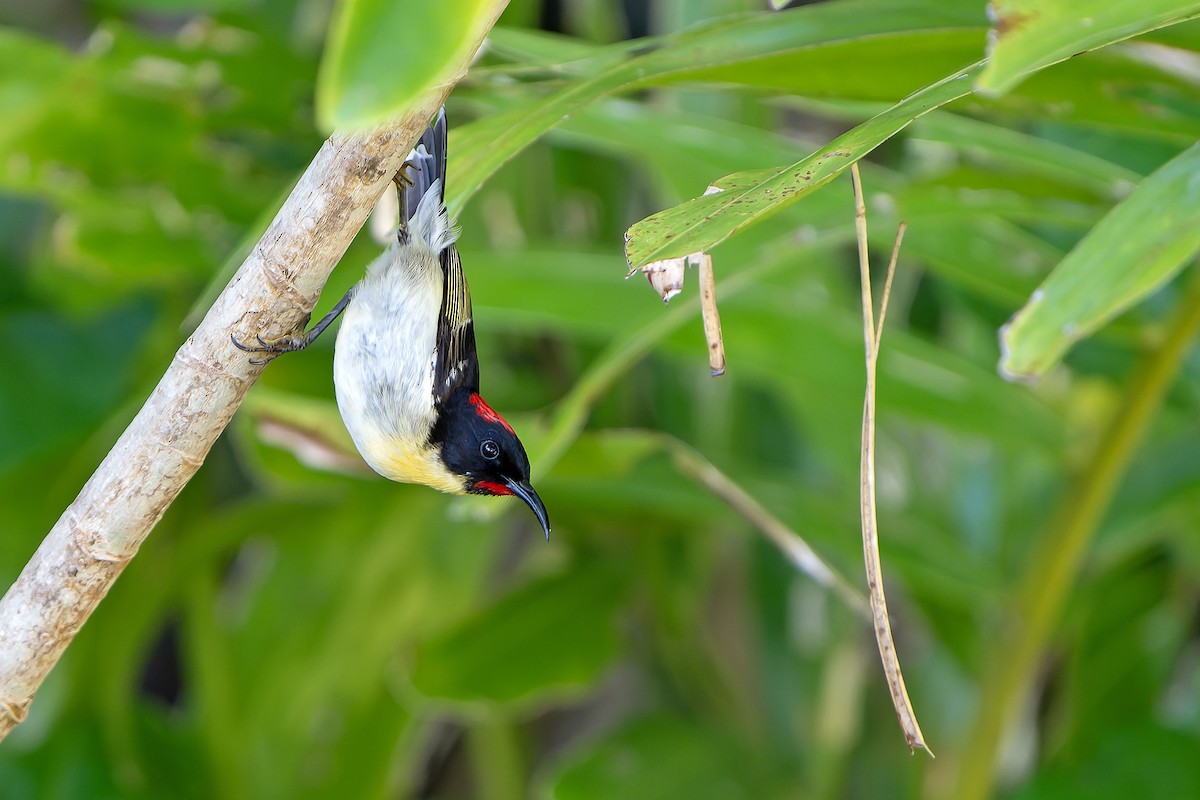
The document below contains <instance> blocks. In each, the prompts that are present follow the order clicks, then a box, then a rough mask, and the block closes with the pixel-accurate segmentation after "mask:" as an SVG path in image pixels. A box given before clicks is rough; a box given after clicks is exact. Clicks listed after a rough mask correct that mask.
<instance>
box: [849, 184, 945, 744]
mask: <svg viewBox="0 0 1200 800" xmlns="http://www.w3.org/2000/svg"><path fill="white" fill-rule="evenodd" d="M850 177H851V179H852V180H853V182H854V225H855V230H856V232H857V234H858V237H857V238H858V266H859V272H860V273H861V281H862V307H863V341H864V343H865V347H866V363H867V389H866V397H865V399H864V401H863V423H862V460H861V464H862V471H861V486H860V508H861V511H862V538H863V561H864V563H865V566H866V571H867V587H868V589H869V597H870V601H871V620H872V623H873V626H874V629H875V640H876V642H877V643H878V645H879V657H880V659H881V660H882V661H883V672H884V676H885V677H886V678H887V684H888V691H889V692H890V693H891V695H892V705H894V706H895V708H896V716H897V717H898V718H899V720H900V728H901V730H902V731H903V732H904V738H905V740H906V741H907V742H908V746H909V747H910V748H912V749H914V750H915V749H917V748H920V749H921V750H924V751H925V752H927V753H929V755H931V756H932V755H933V751H931V750H930V749H929V747H928V746H927V745H926V744H925V738H924V736H923V735H922V734H921V726H920V725H919V724H918V723H917V714H916V712H915V711H914V710H913V707H912V701H910V700H909V698H908V689H907V688H905V685H904V675H903V673H902V672H901V671H900V660H899V658H898V657H897V656H896V644H895V642H894V641H893V640H892V624H891V620H890V619H889V617H888V611H887V598H886V597H885V596H884V592H883V567H882V566H881V564H880V560H879V530H878V524H877V521H876V508H875V373H876V365H877V363H878V361H879V342H880V338H881V337H882V335H883V320H884V318H885V317H886V315H887V303H888V295H889V293H890V291H891V286H892V275H893V274H894V273H895V270H896V258H897V256H898V255H899V252H900V240H901V238H902V237H903V235H904V228H903V226H902V227H901V228H900V232H899V234H898V235H897V237H896V245H895V247H894V248H893V249H892V259H891V262H890V263H889V264H888V275H887V281H886V282H885V285H884V292H883V298H882V300H881V301H880V310H879V325H878V327H877V326H876V325H875V321H874V301H873V300H872V297H871V268H870V261H869V258H868V255H867V210H866V205H865V204H864V202H863V194H862V179H861V177H860V176H859V174H858V165H857V164H853V165H851V167H850Z"/></svg>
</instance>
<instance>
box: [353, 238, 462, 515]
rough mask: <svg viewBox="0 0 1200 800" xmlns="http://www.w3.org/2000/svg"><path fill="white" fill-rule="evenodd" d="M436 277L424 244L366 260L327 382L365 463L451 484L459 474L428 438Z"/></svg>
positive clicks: (407, 478) (402, 476) (457, 486)
mask: <svg viewBox="0 0 1200 800" xmlns="http://www.w3.org/2000/svg"><path fill="white" fill-rule="evenodd" d="M401 256H403V257H402V258H401ZM442 280H443V279H442V270H441V266H440V265H439V263H438V261H437V258H436V256H435V255H434V254H433V252H432V251H430V250H428V249H427V248H424V247H419V246H416V245H393V246H392V247H390V248H389V249H388V250H387V251H386V252H385V253H384V254H383V255H381V256H380V257H379V258H377V259H376V260H375V261H373V262H372V263H371V265H370V266H369V267H367V275H366V277H365V278H363V280H362V282H361V283H360V284H359V285H358V287H357V289H356V291H355V295H354V298H353V299H352V300H351V301H350V305H349V306H348V307H347V308H346V311H345V313H344V314H343V315H342V323H341V328H340V330H339V331H338V337H337V346H336V348H335V350H334V357H333V383H334V389H335V390H336V393H337V402H338V409H339V410H340V411H341V414H342V420H343V421H344V422H345V424H346V429H347V430H348V431H349V432H350V436H351V438H353V439H354V444H355V446H356V447H357V448H358V452H359V453H361V454H362V457H363V458H364V459H365V460H366V462H367V463H368V464H370V466H371V468H372V469H374V470H375V471H376V472H378V473H379V474H380V475H383V476H384V477H386V478H390V479H391V480H394V481H403V482H406V483H423V484H426V485H429V486H433V487H434V488H436V489H441V490H442V491H448V492H455V491H462V485H461V484H462V482H461V479H459V478H455V477H454V476H452V475H450V473H449V472H448V471H447V470H446V469H445V467H444V466H442V464H441V460H440V457H439V456H438V454H437V453H436V452H433V449H432V448H430V447H429V446H428V442H427V438H428V435H429V431H430V429H431V428H432V427H433V423H434V420H435V416H436V414H435V411H434V407H433V362H434V355H435V349H436V340H437V323H438V316H439V313H440V311H441V304H442Z"/></svg>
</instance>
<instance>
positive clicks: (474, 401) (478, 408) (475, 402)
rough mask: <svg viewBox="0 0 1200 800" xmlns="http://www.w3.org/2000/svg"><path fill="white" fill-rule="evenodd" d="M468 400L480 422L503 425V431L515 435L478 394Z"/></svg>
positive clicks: (509, 426)
mask: <svg viewBox="0 0 1200 800" xmlns="http://www.w3.org/2000/svg"><path fill="white" fill-rule="evenodd" d="M470 400H471V405H472V406H474V407H475V413H476V414H477V415H478V416H479V418H480V419H481V420H483V421H484V422H498V423H500V424H501V425H503V426H504V429H505V430H507V431H508V432H509V433H511V434H512V435H513V436H516V435H517V432H516V431H514V430H513V429H512V425H509V424H508V423H507V422H505V421H504V417H502V416H500V415H499V414H497V413H496V412H495V411H493V410H492V407H491V406H489V405H488V404H487V403H485V402H484V401H483V398H482V397H480V396H479V395H478V394H473V395H471V397H470ZM503 494H512V492H503Z"/></svg>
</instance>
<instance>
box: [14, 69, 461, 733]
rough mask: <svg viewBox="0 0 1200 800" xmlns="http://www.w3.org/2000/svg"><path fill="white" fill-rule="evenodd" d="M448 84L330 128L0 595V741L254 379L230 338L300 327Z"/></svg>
mask: <svg viewBox="0 0 1200 800" xmlns="http://www.w3.org/2000/svg"><path fill="white" fill-rule="evenodd" d="M449 90H450V87H449V86H445V87H442V89H441V90H440V91H439V92H437V93H436V94H435V95H433V96H430V97H428V98H427V99H426V100H425V101H424V103H423V104H422V105H421V106H420V107H417V108H413V109H412V111H411V112H410V114H409V115H408V116H406V117H405V118H403V119H398V120H396V121H395V122H393V123H391V124H389V125H386V126H383V127H381V128H378V129H376V130H374V131H369V132H365V133H354V134H347V135H335V136H333V137H332V138H330V139H329V141H327V142H326V143H325V145H324V146H323V147H322V148H321V150H320V151H319V152H318V153H317V156H316V158H314V159H313V162H312V163H311V164H310V165H309V167H308V169H307V170H306V171H305V173H304V175H303V177H301V179H300V182H299V183H298V184H297V185H296V188H295V189H294V190H293V191H292V193H291V195H290V196H289V197H288V199H287V201H286V202H285V203H284V204H283V207H282V208H281V209H280V210H279V213H278V214H277V215H276V217H275V220H274V221H273V222H272V223H271V225H270V227H269V228H268V229H267V232H266V233H265V234H264V235H263V237H262V239H261V240H260V241H259V243H258V245H257V246H256V247H255V248H254V249H253V251H252V252H251V253H250V255H249V257H247V259H246V260H245V262H244V263H243V264H242V266H241V268H240V269H239V270H238V271H237V274H236V275H235V276H234V277H233V280H232V281H230V283H229V285H228V286H227V287H226V288H225V290H224V291H223V292H222V293H221V295H220V297H218V298H217V300H216V302H215V303H214V304H213V306H212V308H211V309H209V312H208V314H206V315H205V317H204V320H203V322H201V323H200V326H199V327H198V328H197V329H196V331H195V332H194V333H193V334H192V335H191V336H190V337H188V339H187V341H185V342H184V343H183V346H182V347H180V348H179V351H178V352H177V353H176V354H175V358H174V360H173V361H172V363H171V365H170V367H169V368H168V369H167V371H166V373H165V374H164V375H163V377H162V379H161V380H160V381H159V383H158V386H157V387H155V389H154V391H153V393H152V394H151V395H150V398H149V399H148V400H147V401H146V403H145V405H144V406H142V409H141V411H139V412H138V414H137V416H136V417H135V418H134V420H133V422H131V423H130V425H129V427H128V428H127V429H126V430H125V432H124V433H123V434H122V435H121V438H120V439H118V440H117V443H116V444H115V445H114V446H113V448H112V450H111V451H110V452H109V454H108V456H107V457H106V458H105V459H104V461H103V462H102V463H101V464H100V466H99V467H98V468H97V469H96V472H95V473H94V474H93V475H92V477H91V479H89V480H88V482H87V484H85V485H84V487H83V490H82V491H81V492H80V493H79V496H78V497H76V498H75V501H74V502H73V503H71V505H70V506H69V507H68V508H67V510H66V511H65V512H63V515H62V517H60V518H59V520H58V522H57V523H55V525H54V527H53V528H52V529H51V531H50V533H49V535H47V536H46V538H45V540H44V541H43V542H42V544H41V546H40V547H39V548H38V550H37V552H36V553H35V554H34V555H33V558H31V559H30V561H29V563H28V564H27V565H26V566H25V569H24V570H23V571H22V572H21V575H20V577H18V578H17V581H16V583H14V584H13V585H12V587H11V588H10V589H9V590H8V592H7V593H6V594H5V595H4V598H3V599H2V600H0V739H3V737H4V736H6V735H7V734H8V732H9V731H10V730H12V729H13V727H15V726H16V725H17V724H18V723H19V722H21V721H22V720H23V719H24V718H25V715H26V714H27V713H28V710H29V705H30V703H31V702H32V700H33V695H34V693H35V692H36V691H37V689H38V687H39V686H40V685H41V683H42V681H43V680H44V679H45V677H46V675H47V674H48V673H49V672H50V669H51V668H52V667H53V666H54V664H55V663H57V661H58V659H59V657H60V656H61V655H62V654H63V651H64V650H65V649H66V647H67V645H68V644H69V643H70V642H71V640H72V639H73V638H74V637H75V634H76V633H78V632H79V629H80V628H81V627H83V624H84V622H86V621H87V619H88V617H89V616H90V615H91V613H92V611H93V610H94V609H95V608H96V606H97V605H98V604H99V602H100V600H101V599H103V597H104V595H105V594H106V593H107V592H108V590H109V588H110V587H111V586H112V585H113V582H114V581H116V579H117V576H118V575H120V574H121V571H122V570H123V569H124V568H125V565H126V564H127V563H129V561H130V559H132V558H133V556H134V554H135V553H137V550H138V547H139V546H140V545H141V543H142V541H143V540H144V539H145V538H146V536H147V535H149V533H150V531H151V529H152V528H153V527H154V525H155V523H157V522H158V520H159V519H160V518H161V517H162V515H163V513H164V512H166V510H167V508H168V507H169V506H170V505H171V502H172V501H173V500H174V499H175V497H176V496H177V495H178V494H179V492H180V491H181V490H182V489H183V487H184V486H185V485H186V484H187V482H188V480H189V479H190V478H191V477H192V475H194V474H195V472H196V470H198V469H199V468H200V465H201V464H203V463H204V459H205V456H207V455H208V451H209V448H211V447H212V444H213V442H214V441H216V439H217V437H218V436H219V435H220V433H221V431H222V430H224V429H225V426H226V424H227V423H228V422H229V420H230V418H231V417H232V416H233V413H234V411H235V410H236V409H237V407H238V405H239V404H240V403H241V402H242V398H243V397H245V395H246V391H247V390H248V389H249V388H250V386H251V385H252V384H253V383H254V381H255V380H256V379H257V378H258V375H259V373H260V372H261V371H262V367H261V366H254V365H253V364H252V363H251V362H250V360H249V359H248V358H247V357H246V354H245V353H243V352H241V351H240V350H238V349H237V348H235V347H234V346H233V344H232V343H231V342H230V338H229V337H230V334H236V335H237V336H238V337H240V338H241V339H253V338H254V335H255V334H256V333H261V334H262V335H263V336H264V337H274V336H280V335H282V334H285V333H290V332H292V331H294V330H295V329H296V328H298V327H300V326H301V325H303V324H304V322H305V320H306V319H307V317H308V313H309V312H311V310H312V308H313V306H314V305H315V304H316V301H317V298H318V297H319V296H320V293H321V288H322V287H323V286H324V285H325V280H326V279H327V278H328V277H329V273H330V272H331V271H332V270H333V267H334V265H336V264H337V262H338V260H339V259H340V258H341V257H342V254H343V253H345V251H346V248H347V247H348V246H349V244H350V241H351V240H352V239H353V238H354V236H355V234H356V233H357V232H358V229H359V228H361V227H362V225H363V222H364V221H365V220H366V218H367V215H368V214H369V213H370V211H371V208H372V206H374V204H375V201H376V200H377V199H378V198H379V196H380V194H382V192H383V190H384V187H386V186H387V185H388V184H389V182H390V181H391V179H392V176H393V175H394V174H395V173H396V170H397V169H399V167H400V164H401V163H402V162H403V161H404V157H405V155H406V154H407V153H408V150H409V148H410V146H411V145H412V143H413V142H414V141H415V140H416V138H417V136H418V135H419V134H420V132H421V131H422V130H424V128H425V125H426V123H427V121H428V120H429V119H430V118H431V117H432V116H433V115H434V114H435V113H436V112H437V109H438V107H439V106H440V105H441V104H442V101H443V100H444V98H445V95H446V94H447V93H448V92H449Z"/></svg>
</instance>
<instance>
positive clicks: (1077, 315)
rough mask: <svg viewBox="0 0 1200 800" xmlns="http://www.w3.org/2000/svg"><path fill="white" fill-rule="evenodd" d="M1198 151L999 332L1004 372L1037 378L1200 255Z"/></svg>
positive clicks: (1118, 217) (1075, 255)
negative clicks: (1197, 254)
mask: <svg viewBox="0 0 1200 800" xmlns="http://www.w3.org/2000/svg"><path fill="white" fill-rule="evenodd" d="M1198 171H1200V145H1193V146H1192V147H1191V148H1189V149H1188V150H1186V151H1185V152H1184V153H1183V154H1181V155H1179V156H1177V157H1176V158H1174V159H1172V160H1171V161H1169V162H1167V164H1165V165H1164V166H1163V167H1162V168H1160V169H1159V170H1157V171H1156V172H1154V173H1153V174H1151V175H1150V176H1149V177H1147V178H1146V179H1145V180H1144V181H1142V183H1141V184H1139V185H1138V187H1137V188H1136V189H1135V190H1134V191H1133V193H1132V194H1130V195H1129V197H1127V198H1126V199H1125V200H1124V201H1122V202H1121V203H1120V204H1118V205H1117V206H1116V207H1115V208H1113V210H1112V211H1111V212H1109V213H1108V215H1107V216H1105V218H1104V219H1103V220H1101V221H1100V223H1099V224H1098V225H1097V226H1096V227H1095V228H1093V229H1092V230H1091V231H1090V232H1089V233H1088V235H1087V236H1085V237H1084V238H1083V240H1082V241H1080V242H1079V244H1078V245H1077V246H1076V247H1075V248H1074V249H1073V250H1072V251H1071V252H1070V253H1068V254H1067V256H1066V258H1064V259H1063V260H1062V263H1060V264H1059V265H1058V266H1057V267H1056V268H1055V269H1054V272H1053V273H1051V274H1050V276H1049V277H1048V278H1047V279H1046V280H1045V281H1044V282H1043V283H1042V285H1041V286H1040V287H1039V288H1038V290H1037V291H1035V292H1034V293H1033V296H1032V297H1031V298H1030V300H1029V302H1028V303H1026V304H1025V307H1024V308H1022V309H1021V310H1020V311H1019V312H1018V313H1017V315H1016V316H1015V317H1013V319H1012V321H1011V322H1009V323H1008V324H1007V325H1005V326H1004V328H1003V329H1002V330H1001V332H1000V341H1001V345H1002V349H1003V356H1002V357H1001V360H1000V369H1001V371H1002V372H1003V373H1004V374H1006V375H1008V376H1010V377H1015V378H1036V377H1038V376H1039V375H1042V374H1043V373H1045V372H1046V371H1047V370H1048V369H1050V368H1051V367H1052V366H1054V364H1055V363H1057V361H1058V360H1059V358H1061V357H1062V355H1063V353H1065V352H1066V351H1067V349H1068V348H1070V347H1071V345H1073V344H1074V343H1075V342H1077V341H1079V340H1080V339H1083V338H1084V337H1086V336H1087V335H1089V334H1090V333H1092V332H1093V331H1094V330H1096V329H1097V328H1099V327H1100V326H1101V325H1103V324H1104V323H1105V322H1107V321H1108V320H1110V319H1112V318H1113V317H1114V316H1116V315H1117V314H1118V313H1120V312H1121V311H1123V310H1125V309H1126V308H1129V307H1130V306H1131V305H1133V304H1134V303H1136V302H1137V301H1139V300H1141V299H1142V298H1143V297H1145V296H1146V295H1148V294H1150V293H1151V292H1153V291H1154V290H1155V289H1157V288H1158V287H1160V286H1162V285H1163V284H1164V283H1166V282H1167V281H1168V280H1170V279H1171V278H1172V277H1173V276H1174V275H1175V273H1176V272H1178V271H1179V270H1180V268H1181V267H1182V266H1183V265H1184V263H1185V262H1186V261H1187V260H1188V259H1189V258H1191V257H1192V256H1193V255H1194V254H1195V252H1196V251H1197V249H1200V182H1198V181H1197V180H1196V175H1197V172H1198Z"/></svg>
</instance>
